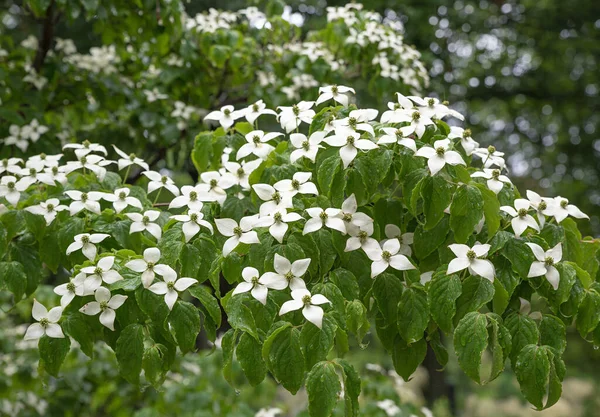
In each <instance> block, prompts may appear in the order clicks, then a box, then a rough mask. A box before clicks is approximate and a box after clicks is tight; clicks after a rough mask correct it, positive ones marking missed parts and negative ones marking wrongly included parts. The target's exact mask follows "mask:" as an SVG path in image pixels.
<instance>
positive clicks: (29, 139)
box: [2, 119, 49, 152]
mask: <svg viewBox="0 0 600 417" xmlns="http://www.w3.org/2000/svg"><path fill="white" fill-rule="evenodd" d="M48 130H49V128H48V126H44V125H41V124H40V122H38V121H37V119H33V120H31V122H29V124H26V125H23V126H18V125H10V127H9V128H8V137H6V138H4V139H3V141H2V142H3V143H4V145H7V146H16V147H17V148H19V149H20V150H22V151H23V152H25V151H26V150H27V148H29V144H30V143H36V142H37V141H38V140H39V139H40V137H42V135H43V134H44V133H46V132H48Z"/></svg>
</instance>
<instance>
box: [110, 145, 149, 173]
mask: <svg viewBox="0 0 600 417" xmlns="http://www.w3.org/2000/svg"><path fill="white" fill-rule="evenodd" d="M113 148H114V149H115V152H116V153H117V154H118V155H119V156H120V157H121V159H119V160H118V161H117V165H118V167H119V171H120V170H122V169H123V168H127V167H130V166H131V165H137V166H140V167H142V168H144V169H145V170H146V171H148V170H149V169H150V167H149V166H148V164H147V163H146V162H144V160H143V159H142V158H138V157H137V156H136V154H134V153H132V154H129V155H127V154H126V153H125V152H123V151H122V150H120V149H119V148H117V147H116V146H115V145H113ZM126 179H127V178H126Z"/></svg>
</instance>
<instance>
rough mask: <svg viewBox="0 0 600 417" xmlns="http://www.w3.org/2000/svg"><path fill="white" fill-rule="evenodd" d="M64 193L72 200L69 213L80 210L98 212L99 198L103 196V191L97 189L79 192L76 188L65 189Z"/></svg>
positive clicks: (72, 214)
mask: <svg viewBox="0 0 600 417" xmlns="http://www.w3.org/2000/svg"><path fill="white" fill-rule="evenodd" d="M65 194H66V195H67V196H68V197H69V198H70V199H71V200H73V201H72V202H71V204H70V205H69V214H70V215H71V216H74V215H76V214H77V213H79V212H80V211H81V210H84V209H85V210H87V211H91V212H92V213H95V214H100V200H101V199H102V198H103V197H104V193H101V192H98V191H90V192H87V193H86V192H81V191H78V190H69V191H65Z"/></svg>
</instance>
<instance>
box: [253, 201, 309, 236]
mask: <svg viewBox="0 0 600 417" xmlns="http://www.w3.org/2000/svg"><path fill="white" fill-rule="evenodd" d="M300 219H302V216H300V215H299V214H298V213H288V212H287V210H286V209H285V208H278V209H275V211H274V212H272V213H269V214H268V215H265V216H260V217H259V218H258V220H256V222H255V223H254V227H268V228H269V233H270V234H271V236H273V237H274V238H275V239H276V240H277V241H278V242H279V243H283V237H284V236H285V234H286V232H287V230H288V228H289V226H288V225H287V223H289V222H295V221H298V220H300Z"/></svg>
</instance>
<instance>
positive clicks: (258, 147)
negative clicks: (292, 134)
mask: <svg viewBox="0 0 600 417" xmlns="http://www.w3.org/2000/svg"><path fill="white" fill-rule="evenodd" d="M279 136H283V133H281V132H271V133H265V132H263V131H262V130H253V131H252V132H250V133H248V134H247V135H246V136H245V138H246V142H248V143H244V144H243V145H242V146H241V147H240V149H238V151H237V154H236V155H235V158H236V159H237V160H238V161H239V160H240V159H242V158H245V157H247V156H248V155H250V154H254V155H256V156H258V157H259V158H260V159H266V157H267V156H268V155H269V154H270V153H271V151H272V150H273V149H275V147H274V146H273V145H269V144H268V143H267V142H269V141H270V140H273V139H275V138H277V137H279Z"/></svg>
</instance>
